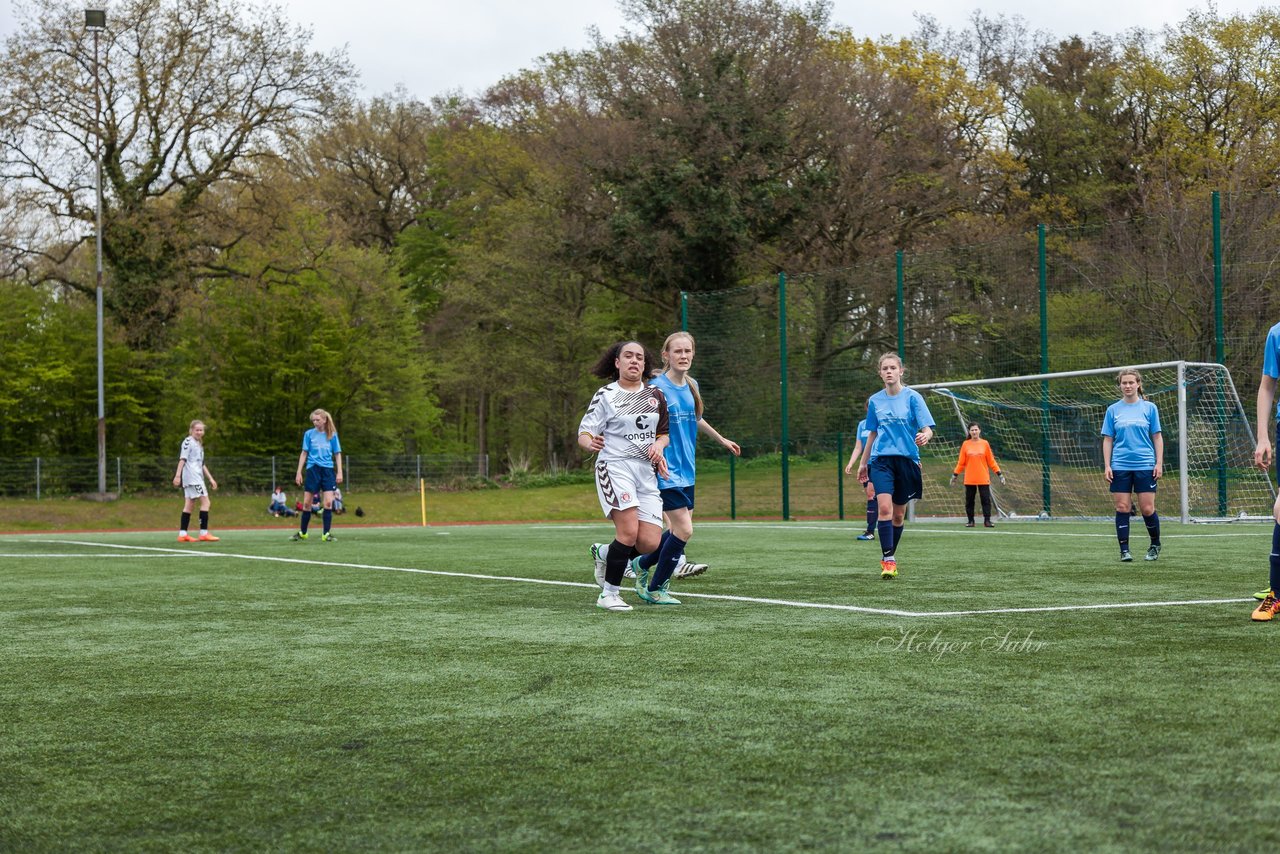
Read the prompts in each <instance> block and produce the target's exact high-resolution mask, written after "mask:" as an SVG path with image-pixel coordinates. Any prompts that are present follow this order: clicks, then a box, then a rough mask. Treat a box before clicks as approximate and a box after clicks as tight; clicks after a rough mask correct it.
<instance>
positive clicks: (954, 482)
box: [950, 475, 956, 486]
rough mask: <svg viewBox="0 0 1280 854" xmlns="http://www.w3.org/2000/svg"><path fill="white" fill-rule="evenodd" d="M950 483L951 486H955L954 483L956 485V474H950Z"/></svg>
mask: <svg viewBox="0 0 1280 854" xmlns="http://www.w3.org/2000/svg"><path fill="white" fill-rule="evenodd" d="M950 485H951V486H955V485H956V476H955V475H951V483H950Z"/></svg>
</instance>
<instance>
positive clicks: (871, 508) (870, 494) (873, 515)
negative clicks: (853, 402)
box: [844, 418, 880, 540]
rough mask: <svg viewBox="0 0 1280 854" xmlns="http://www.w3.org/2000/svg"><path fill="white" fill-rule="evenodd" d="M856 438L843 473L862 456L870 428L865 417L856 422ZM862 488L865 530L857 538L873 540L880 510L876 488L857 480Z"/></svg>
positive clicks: (854, 465) (854, 466)
mask: <svg viewBox="0 0 1280 854" xmlns="http://www.w3.org/2000/svg"><path fill="white" fill-rule="evenodd" d="M855 432H856V433H857V436H858V438H857V439H856V440H855V441H854V443H853V453H851V454H850V455H849V463H848V465H846V466H845V467H844V473H845V474H853V473H854V471H856V470H857V467H858V457H860V456H862V449H863V447H864V446H865V445H866V444H867V436H868V435H869V434H870V432H871V431H870V430H868V429H867V419H865V418H864V419H862V420H861V421H859V422H858V429H857V430H856V431H855ZM858 483H860V484H862V489H863V491H864V492H866V493H867V530H865V531H863V532H862V533H861V534H859V535H858V539H859V540H874V539H875V538H876V519H877V518H878V517H879V515H880V511H879V510H878V509H877V506H876V490H875V487H873V486H872V485H871V481H869V480H859V481H858Z"/></svg>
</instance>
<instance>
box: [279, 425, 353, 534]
mask: <svg viewBox="0 0 1280 854" xmlns="http://www.w3.org/2000/svg"><path fill="white" fill-rule="evenodd" d="M311 424H312V427H311V429H310V430H308V431H307V432H306V433H303V434H302V453H300V454H298V473H297V476H295V477H294V481H295V482H296V483H297V484H298V486H301V487H302V488H303V489H304V490H305V492H304V494H303V496H302V519H301V520H299V525H298V531H297V533H295V534H294V535H293V536H292V537H291V538H290V539H293V540H305V539H306V538H307V526H308V525H310V523H311V513H312V510H311V506H312V504H311V498H312V496H321V497H322V498H323V500H324V513H323V515H322V516H321V517H320V518H321V519H322V520H323V522H324V532H323V533H322V534H321V536H320V540H321V542H325V543H331V542H333V539H334V537H333V534H332V533H331V532H330V530H329V528H330V526H331V525H332V524H333V492H334V490H336V489H337V488H338V484H340V483H342V443H341V442H339V441H338V427H337V425H335V424H334V423H333V416H331V415H330V414H329V413H328V412H325V411H324V410H323V409H316V410H314V411H313V412H312V413H311ZM304 468H305V470H306V476H305V478H304V476H303V470H304Z"/></svg>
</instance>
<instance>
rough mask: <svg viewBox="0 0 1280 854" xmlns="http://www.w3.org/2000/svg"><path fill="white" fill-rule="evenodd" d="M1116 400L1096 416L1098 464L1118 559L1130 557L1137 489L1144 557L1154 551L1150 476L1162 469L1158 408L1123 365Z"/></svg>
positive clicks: (1156, 527) (1156, 535) (1156, 524)
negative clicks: (1111, 508) (1112, 508)
mask: <svg viewBox="0 0 1280 854" xmlns="http://www.w3.org/2000/svg"><path fill="white" fill-rule="evenodd" d="M1116 382H1118V383H1119V384H1120V400H1117V401H1116V402H1115V403H1113V404H1111V405H1110V406H1108V407H1107V414H1106V415H1105V416H1103V419H1102V466H1103V475H1104V476H1105V477H1106V479H1107V483H1109V484H1111V497H1112V498H1114V499H1115V503H1116V539H1117V540H1119V542H1120V560H1122V561H1126V562H1127V561H1131V560H1133V555H1131V554H1130V553H1129V519H1130V515H1129V514H1130V511H1131V510H1132V509H1133V501H1132V498H1131V496H1130V493H1133V492H1136V493H1138V511H1139V512H1140V513H1142V521H1143V522H1144V523H1145V524H1146V526H1147V534H1148V535H1150V537H1151V547H1150V548H1148V549H1147V558H1146V559H1147V560H1155V559H1156V558H1158V557H1160V517H1159V516H1158V515H1157V514H1156V481H1158V480H1159V479H1160V476H1161V475H1162V474H1163V473H1164V436H1163V435H1161V433H1160V411H1159V410H1158V409H1156V405H1155V404H1154V403H1152V402H1151V401H1149V400H1147V399H1146V398H1145V397H1144V396H1143V392H1142V374H1141V373H1139V372H1138V371H1137V370H1135V369H1134V368H1125V369H1124V370H1122V371H1121V372H1120V373H1119V374H1117V375H1116Z"/></svg>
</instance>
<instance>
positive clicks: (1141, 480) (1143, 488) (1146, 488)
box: [1111, 469, 1156, 495]
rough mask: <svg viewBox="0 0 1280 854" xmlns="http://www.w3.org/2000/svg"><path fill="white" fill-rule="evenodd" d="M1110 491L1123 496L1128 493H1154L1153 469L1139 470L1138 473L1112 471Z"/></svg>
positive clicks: (1154, 478) (1154, 479) (1154, 477)
mask: <svg viewBox="0 0 1280 854" xmlns="http://www.w3.org/2000/svg"><path fill="white" fill-rule="evenodd" d="M1111 491H1112V492H1122V493H1124V494H1125V495H1128V494H1129V493H1130V492H1136V493H1138V494H1139V495H1141V494H1142V493H1144V492H1155V491H1156V476H1155V469H1140V470H1138V471H1132V470H1130V471H1117V470H1115V469H1112V470H1111Z"/></svg>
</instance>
